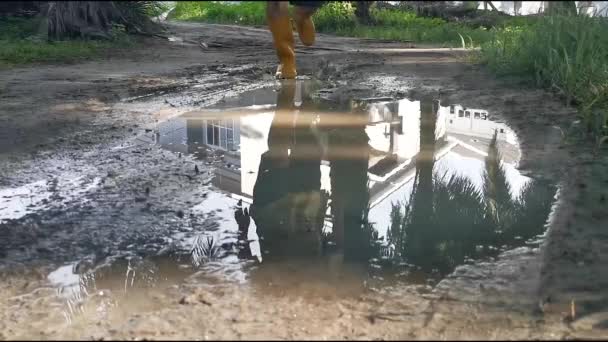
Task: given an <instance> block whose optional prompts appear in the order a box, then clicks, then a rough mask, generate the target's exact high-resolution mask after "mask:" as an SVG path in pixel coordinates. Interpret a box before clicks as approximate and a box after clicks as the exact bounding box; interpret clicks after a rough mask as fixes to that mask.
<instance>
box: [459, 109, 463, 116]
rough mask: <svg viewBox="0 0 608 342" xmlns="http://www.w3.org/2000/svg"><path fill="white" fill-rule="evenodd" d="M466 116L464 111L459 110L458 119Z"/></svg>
mask: <svg viewBox="0 0 608 342" xmlns="http://www.w3.org/2000/svg"><path fill="white" fill-rule="evenodd" d="M463 116H464V111H463V110H462V109H460V110H458V117H459V118H462V117H463Z"/></svg>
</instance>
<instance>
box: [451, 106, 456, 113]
mask: <svg viewBox="0 0 608 342" xmlns="http://www.w3.org/2000/svg"><path fill="white" fill-rule="evenodd" d="M454 109H455V108H454V106H450V114H454Z"/></svg>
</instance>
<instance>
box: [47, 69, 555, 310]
mask: <svg viewBox="0 0 608 342" xmlns="http://www.w3.org/2000/svg"><path fill="white" fill-rule="evenodd" d="M318 88H319V84H316V83H315V82H313V81H285V82H282V84H281V87H280V89H279V90H278V91H275V90H274V89H272V88H263V89H257V90H255V91H251V92H248V93H245V94H243V95H242V96H240V97H238V98H236V99H228V101H226V102H225V103H223V105H222V108H216V109H209V110H206V111H200V112H190V113H186V114H185V115H183V116H181V117H179V118H176V119H174V120H171V121H168V122H165V123H163V124H161V125H160V126H159V127H158V132H156V133H155V134H154V136H153V137H151V138H152V139H151V140H153V141H154V142H156V143H159V144H160V145H161V146H162V147H163V148H165V149H168V150H171V151H174V152H180V153H189V154H192V155H194V156H195V157H197V158H198V159H200V160H202V161H204V162H205V163H209V164H213V165H215V166H216V167H215V169H214V174H213V178H212V181H211V184H212V187H211V188H210V191H208V192H207V193H206V197H205V200H204V201H203V202H201V203H199V204H197V205H196V206H194V207H193V208H192V213H193V214H194V215H195V216H201V217H205V218H212V219H213V220H214V222H216V224H217V225H216V226H210V227H207V229H206V231H205V234H206V235H202V236H198V235H192V234H190V235H189V234H188V233H179V234H178V235H175V236H173V237H172V239H173V241H174V243H175V244H177V245H178V246H179V248H178V249H179V251H180V252H179V253H176V254H174V255H172V256H171V257H166V256H165V257H162V258H156V259H154V258H151V259H150V258H148V259H137V260H136V259H133V260H129V259H121V260H119V261H117V262H112V263H111V264H109V266H103V267H106V268H105V270H106V271H103V269H104V268H103V267H102V268H96V269H95V270H91V271H86V272H84V273H83V272H77V271H76V268H77V267H75V266H73V265H70V266H65V267H64V268H60V269H58V270H57V271H55V272H54V273H53V274H51V275H50V276H49V279H50V280H51V281H52V282H53V283H55V284H57V285H58V286H59V287H61V288H64V292H65V293H67V294H68V296H69V297H70V298H72V299H74V298H75V299H74V300H76V301H79V300H81V299H82V298H83V296H85V297H86V296H89V295H90V293H99V290H100V289H102V288H106V289H110V290H111V291H114V292H115V291H122V292H123V293H132V292H130V289H131V288H138V287H139V288H144V287H146V288H147V287H155V286H160V284H162V283H163V282H165V283H167V284H171V283H172V284H175V283H176V282H180V281H181V280H183V279H185V278H187V277H188V276H189V275H192V274H193V273H195V272H198V271H204V273H205V274H209V275H219V276H220V277H222V278H223V279H227V280H232V281H235V282H238V283H247V282H249V283H251V284H253V285H256V286H262V287H263V288H264V290H263V291H268V290H269V289H270V292H269V293H286V292H287V291H290V290H297V289H300V290H297V291H299V293H300V294H302V291H305V292H310V291H312V292H311V293H313V292H314V293H315V295H319V294H323V293H328V291H329V290H327V289H328V288H334V289H338V288H340V289H344V291H342V292H343V294H344V293H357V292H358V291H360V290H361V288H362V287H363V284H366V285H365V286H374V285H373V284H375V283H376V281H380V282H381V283H384V282H386V281H395V280H398V281H405V282H408V283H424V282H429V281H431V282H434V281H437V280H439V279H440V278H442V277H443V276H445V275H447V274H449V273H450V272H452V271H453V270H454V269H455V268H456V267H457V266H458V265H462V264H467V263H473V262H474V261H475V260H480V259H490V258H494V257H496V256H498V255H499V253H500V252H503V251H505V250H510V249H514V248H517V247H522V246H534V245H537V244H538V243H539V242H538V236H539V235H541V234H542V233H543V231H544V229H545V221H546V219H547V217H548V215H549V212H550V209H551V204H552V201H553V196H554V194H555V188H554V187H553V186H552V185H549V184H543V183H541V182H538V181H535V180H531V179H530V178H527V177H524V176H523V175H521V174H520V173H519V172H518V170H517V169H516V166H517V163H518V161H519V159H520V157H521V156H520V150H519V147H518V142H517V138H516V136H515V134H514V133H513V131H512V130H511V129H509V127H507V126H506V125H504V124H502V123H498V122H494V121H492V120H490V118H489V115H488V112H487V111H485V110H481V109H471V108H464V107H462V106H458V105H446V106H443V105H441V104H440V103H439V101H436V100H433V99H430V98H428V99H427V98H425V99H419V100H416V101H411V100H408V99H402V100H397V101H393V100H391V99H367V100H348V101H341V102H338V101H333V100H328V99H325V98H322V97H314V96H313V94H322V95H326V93H327V92H326V91H318ZM535 238H536V241H534V239H535ZM180 256H181V257H180ZM243 260H251V261H252V262H251V263H245V262H243ZM370 261H371V262H370ZM244 265H248V266H247V267H246V268H245V266H244ZM108 267H109V268H108ZM104 272H106V273H104ZM83 274H84V275H83ZM104 281H105V283H103V284H102V282H104ZM351 285H352V286H351ZM347 288H348V289H347ZM272 289H275V290H276V291H275V290H272ZM277 289H280V290H277ZM314 289H317V290H318V291H317V290H314ZM351 290H352V291H351ZM277 291H278V292H277ZM315 291H316V292H315ZM72 299H70V300H72Z"/></svg>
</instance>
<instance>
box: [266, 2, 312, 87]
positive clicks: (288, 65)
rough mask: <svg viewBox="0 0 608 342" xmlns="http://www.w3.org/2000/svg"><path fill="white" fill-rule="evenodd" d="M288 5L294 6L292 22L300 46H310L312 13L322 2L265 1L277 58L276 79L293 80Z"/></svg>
mask: <svg viewBox="0 0 608 342" xmlns="http://www.w3.org/2000/svg"><path fill="white" fill-rule="evenodd" d="M289 3H291V4H292V5H294V7H295V10H294V21H295V23H296V29H297V30H298V34H299V36H300V41H302V44H304V45H307V46H310V45H312V44H313V43H314V41H315V25H314V23H313V21H312V15H313V14H314V12H315V11H316V10H317V9H318V8H319V7H321V6H322V5H323V1H289V2H287V1H267V2H266V16H267V20H268V26H269V28H270V31H271V32H272V38H273V41H274V47H275V50H276V52H277V56H278V57H279V67H278V69H277V77H279V78H286V79H293V78H295V77H296V74H297V72H296V56H295V49H294V39H293V30H292V27H291V20H290V18H289Z"/></svg>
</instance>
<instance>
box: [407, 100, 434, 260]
mask: <svg viewBox="0 0 608 342" xmlns="http://www.w3.org/2000/svg"><path fill="white" fill-rule="evenodd" d="M436 123H437V107H436V106H435V102H434V101H432V100H429V99H423V100H421V101H420V152H419V153H418V157H417V158H416V176H415V179H414V190H413V191H412V196H411V198H412V199H411V204H412V217H411V220H412V223H411V228H410V232H409V235H410V237H409V238H407V239H406V240H405V248H406V249H407V250H409V251H410V253H409V254H410V256H411V258H412V261H414V262H417V263H418V262H423V255H424V246H426V245H428V242H427V240H428V239H429V237H430V236H432V235H433V234H434V233H433V232H431V231H430V228H431V218H432V216H433V168H434V166H435V127H436Z"/></svg>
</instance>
